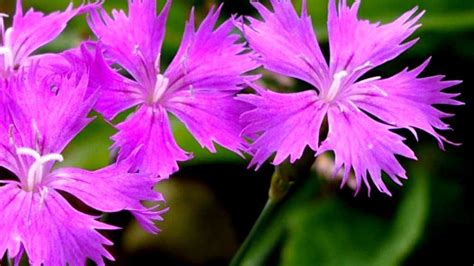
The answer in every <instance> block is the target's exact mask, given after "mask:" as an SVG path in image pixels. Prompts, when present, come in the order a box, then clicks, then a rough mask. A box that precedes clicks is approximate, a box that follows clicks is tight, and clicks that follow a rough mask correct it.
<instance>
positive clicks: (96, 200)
mask: <svg viewBox="0 0 474 266" xmlns="http://www.w3.org/2000/svg"><path fill="white" fill-rule="evenodd" d="M129 170H130V165H128V163H126V162H125V163H124V162H122V163H118V164H113V165H110V166H108V167H105V168H103V169H100V170H97V171H87V170H82V169H78V168H62V169H58V170H56V171H55V172H53V173H52V174H51V175H50V176H49V178H50V179H51V180H52V181H51V183H49V184H48V186H50V187H52V188H54V189H57V190H62V191H65V192H68V193H70V194H72V195H74V196H76V197H77V198H78V199H80V200H81V201H83V202H84V203H85V204H87V205H89V206H91V207H92V208H94V209H97V210H100V211H103V212H118V211H122V210H128V211H131V212H132V214H133V215H135V217H137V219H138V221H139V222H140V224H142V225H143V227H144V229H146V230H147V231H149V232H151V233H156V232H158V229H157V228H156V227H155V225H154V221H155V220H157V221H162V220H163V218H162V217H161V215H162V214H163V213H164V212H166V209H162V210H157V207H158V204H159V202H164V198H163V196H162V195H161V194H160V193H157V192H154V191H153V187H154V185H155V184H156V183H157V180H154V179H152V178H150V176H148V175H144V174H139V173H129ZM141 201H152V202H154V203H156V204H157V206H154V207H152V208H147V207H145V206H143V204H142V203H141Z"/></svg>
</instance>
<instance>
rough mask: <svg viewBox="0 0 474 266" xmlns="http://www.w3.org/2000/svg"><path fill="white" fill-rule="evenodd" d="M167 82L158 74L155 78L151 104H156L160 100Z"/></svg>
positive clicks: (166, 79) (167, 80)
mask: <svg viewBox="0 0 474 266" xmlns="http://www.w3.org/2000/svg"><path fill="white" fill-rule="evenodd" d="M169 82H170V80H169V79H168V78H166V77H165V76H163V75H161V74H158V75H157V76H156V83H155V89H154V90H153V97H152V102H153V103H156V102H158V100H160V98H161V97H162V96H163V94H164V93H165V91H166V89H167V88H168V84H169Z"/></svg>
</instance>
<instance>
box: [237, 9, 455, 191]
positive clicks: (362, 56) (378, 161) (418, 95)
mask: <svg viewBox="0 0 474 266" xmlns="http://www.w3.org/2000/svg"><path fill="white" fill-rule="evenodd" d="M271 3H272V6H273V11H270V10H268V9H267V8H265V7H264V6H263V5H262V4H261V3H253V5H254V6H255V8H256V9H257V10H258V12H259V13H260V15H261V16H262V18H263V21H260V20H256V19H254V18H249V21H250V25H248V26H245V25H243V31H244V34H245V36H246V38H247V40H248V42H249V43H250V46H251V48H252V49H253V50H254V51H255V52H256V53H257V54H258V55H259V56H258V61H259V62H260V63H262V64H263V66H264V67H265V68H267V69H268V70H271V71H274V72H276V73H279V74H282V75H285V76H289V77H293V78H297V79H300V80H303V81H305V82H307V83H309V84H311V85H312V86H313V89H312V90H308V91H304V92H299V93H288V94H282V93H276V92H272V91H269V90H266V89H264V88H261V87H259V86H256V85H255V86H254V87H255V90H256V92H257V95H242V96H240V99H241V100H242V101H244V102H247V103H250V104H252V105H253V106H254V108H253V110H251V111H248V112H246V113H245V114H243V115H242V120H243V122H244V123H246V127H245V129H244V131H243V134H245V135H249V136H255V135H256V134H258V135H257V137H256V140H255V141H254V142H253V144H252V147H251V150H252V151H253V153H254V158H253V160H252V162H251V164H252V165H257V166H260V165H261V164H262V163H263V162H264V161H265V160H266V159H268V158H269V157H270V156H271V155H272V154H273V153H274V152H276V156H275V159H274V160H273V163H274V164H280V163H281V162H282V161H283V160H285V159H286V158H288V157H290V161H291V162H294V161H295V160H297V159H298V158H300V157H301V155H302V153H303V150H304V149H305V147H306V146H309V147H310V148H311V149H313V150H314V151H316V155H319V154H321V153H324V152H326V151H332V152H334V154H335V164H336V172H338V171H339V170H341V169H342V168H343V169H344V175H343V182H342V185H344V184H345V183H346V182H347V181H348V179H349V177H350V172H351V169H352V170H353V172H354V175H355V179H356V183H357V192H358V191H359V189H360V187H361V183H362V182H364V183H365V184H366V186H367V187H368V189H369V193H370V185H369V179H368V175H370V178H371V180H372V182H373V183H374V185H375V186H376V187H377V189H378V190H379V191H381V192H384V193H387V194H389V195H390V192H389V191H388V189H387V187H386V186H385V184H384V182H383V181H382V176H381V173H382V171H383V172H385V173H387V174H388V176H390V178H391V179H392V180H393V181H394V182H395V183H397V184H401V182H400V179H399V178H403V179H406V178H407V177H406V173H405V170H404V169H403V167H402V166H401V165H400V163H399V162H398V160H397V158H396V157H395V156H396V155H401V156H404V157H407V158H410V159H416V157H415V155H414V153H413V152H412V150H410V148H409V147H407V146H406V145H405V144H404V143H403V141H404V138H402V137H401V136H399V135H398V134H396V133H394V132H393V131H392V130H393V129H397V128H406V129H409V130H410V131H411V132H412V133H413V134H414V135H415V136H416V132H415V129H421V130H423V131H425V132H428V133H430V134H431V135H433V136H434V137H435V138H436V139H437V140H438V142H439V145H440V147H443V142H448V141H447V140H446V139H445V138H444V137H443V136H441V135H440V134H439V133H438V132H437V130H447V129H449V126H448V125H447V124H446V123H444V122H443V121H442V118H446V117H449V116H451V115H450V114H446V113H443V112H441V111H439V110H438V109H436V108H435V107H434V105H437V104H447V105H460V104H462V103H461V102H459V101H457V100H454V99H453V98H454V97H456V96H458V94H451V93H446V92H443V90H444V89H446V88H448V87H451V86H454V85H456V84H459V83H460V82H459V81H443V78H444V77H443V76H433V77H423V78H420V77H419V75H420V73H421V72H422V71H423V70H424V69H425V67H426V66H427V65H428V61H429V60H427V61H426V62H425V63H423V64H422V65H421V66H419V67H418V68H416V69H414V70H407V69H405V70H403V71H402V72H400V73H398V74H396V75H394V76H392V77H390V78H387V79H381V78H380V77H374V78H367V79H361V77H362V76H363V75H364V74H366V73H367V72H368V71H369V70H371V69H373V68H375V67H377V66H379V65H381V64H383V63H385V62H387V61H390V60H392V59H394V58H396V57H397V56H398V55H400V54H401V53H402V52H404V51H405V50H407V49H408V48H410V47H411V46H412V45H413V44H415V42H416V41H417V40H412V41H408V42H404V41H405V40H406V39H407V38H408V37H409V36H410V35H411V34H412V33H413V32H414V31H415V30H416V29H417V28H418V27H419V26H420V25H419V24H417V22H418V20H419V19H420V18H421V16H422V15H423V12H421V13H418V14H416V11H417V9H416V8H414V9H412V10H410V11H408V12H406V13H405V14H403V15H402V16H401V17H400V18H398V19H397V20H395V21H394V22H392V23H389V24H385V25H382V24H380V23H375V24H372V23H370V22H369V21H366V20H359V19H358V17H357V12H358V9H359V5H360V1H355V3H354V4H353V5H352V6H348V5H347V4H346V1H345V0H342V1H339V4H338V5H337V6H336V1H334V0H330V1H329V18H328V34H329V45H330V54H331V55H330V58H331V59H330V60H329V64H328V63H327V62H326V60H325V58H324V56H323V54H322V52H321V50H320V48H319V45H318V42H317V39H316V35H315V33H314V30H313V27H312V24H311V19H310V17H309V16H308V14H307V9H306V1H303V7H302V14H301V16H299V15H298V14H297V13H296V11H295V9H294V7H293V6H292V4H291V2H290V1H287V0H281V1H278V0H272V1H271ZM325 119H327V122H328V127H329V128H328V135H327V138H326V139H325V140H324V141H322V143H321V144H320V131H321V126H322V124H323V121H324V120H325Z"/></svg>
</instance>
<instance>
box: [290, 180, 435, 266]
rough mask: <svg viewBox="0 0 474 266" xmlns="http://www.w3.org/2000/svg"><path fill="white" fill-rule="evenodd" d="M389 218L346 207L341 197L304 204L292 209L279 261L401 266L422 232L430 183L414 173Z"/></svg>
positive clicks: (298, 263)
mask: <svg viewBox="0 0 474 266" xmlns="http://www.w3.org/2000/svg"><path fill="white" fill-rule="evenodd" d="M411 181H412V182H408V183H407V188H406V191H405V192H404V194H405V196H404V198H403V199H402V201H401V202H400V203H399V208H398V211H397V213H396V215H395V216H394V217H393V218H392V219H388V220H387V219H382V218H380V217H377V216H375V215H371V214H368V213H365V212H362V211H361V210H358V209H355V208H353V207H349V206H348V205H347V203H345V202H343V201H341V200H339V199H328V200H326V201H322V202H315V203H307V204H305V205H303V206H302V207H301V208H299V209H298V210H296V211H295V212H294V213H292V214H291V215H290V216H289V217H288V219H290V220H289V232H288V239H287V242H286V243H285V245H284V247H283V253H282V265H303V266H304V265H315V263H316V264H317V265H399V264H400V263H401V262H403V260H404V259H405V258H406V257H407V255H408V254H409V253H410V251H411V250H413V248H414V246H415V245H416V243H417V241H418V239H419V238H420V236H421V233H422V232H423V229H424V225H425V220H426V217H427V215H428V214H427V212H428V205H429V203H428V185H427V178H426V176H425V174H424V173H423V172H420V171H418V172H416V173H414V174H413V175H412V178H411Z"/></svg>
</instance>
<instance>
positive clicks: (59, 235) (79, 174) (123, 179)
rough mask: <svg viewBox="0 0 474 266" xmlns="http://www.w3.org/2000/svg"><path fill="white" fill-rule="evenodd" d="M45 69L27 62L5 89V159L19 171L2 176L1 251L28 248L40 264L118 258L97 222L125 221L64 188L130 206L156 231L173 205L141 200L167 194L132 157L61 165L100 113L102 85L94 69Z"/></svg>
mask: <svg viewBox="0 0 474 266" xmlns="http://www.w3.org/2000/svg"><path fill="white" fill-rule="evenodd" d="M38 73H41V74H38ZM44 73H45V72H44V71H40V70H39V69H38V65H31V66H30V67H28V68H21V69H20V70H19V71H18V74H17V75H15V76H14V77H11V78H9V79H8V80H5V81H3V82H5V84H4V86H3V87H4V90H2V91H1V92H0V93H1V94H0V97H1V98H0V102H1V105H0V166H1V167H3V168H5V169H8V170H9V171H10V172H11V173H13V175H14V178H10V179H5V178H4V177H2V180H0V185H1V186H0V213H1V217H2V218H1V219H0V257H3V255H4V254H5V253H6V252H7V253H8V256H9V257H10V258H12V259H15V260H17V261H19V259H21V257H22V254H23V253H24V252H26V254H27V255H28V258H29V260H30V263H31V264H32V265H85V264H86V259H87V258H89V259H91V260H93V261H94V262H96V263H97V264H99V265H104V261H103V257H105V258H108V259H110V260H113V257H112V256H111V254H109V253H108V252H107V250H106V249H105V248H104V245H111V244H112V243H111V242H110V241H109V240H108V239H106V238H105V237H104V236H102V235H101V234H100V233H99V232H98V231H97V230H111V229H117V228H116V227H114V226H111V225H108V224H105V223H103V222H100V221H98V220H97V218H98V217H94V216H90V215H87V214H85V213H82V212H80V211H78V210H76V209H75V208H74V207H72V206H71V204H70V203H69V201H68V200H66V198H65V197H64V196H63V195H64V193H67V194H69V195H72V196H74V197H75V198H76V199H78V200H80V201H81V202H83V203H84V204H86V205H88V206H90V207H92V208H94V209H96V210H98V211H102V212H118V211H122V210H129V211H131V212H132V214H133V215H134V216H135V217H136V218H137V220H138V221H139V222H140V223H141V224H142V226H143V227H144V228H145V229H146V230H148V231H150V232H157V229H156V228H155V226H154V224H153V221H154V220H161V219H162V218H161V215H162V213H163V212H164V211H166V210H159V209H157V208H158V206H155V207H152V208H147V207H145V206H143V205H142V203H141V201H152V202H157V203H159V202H163V201H164V199H163V197H162V195H161V194H159V193H157V192H154V191H153V185H154V183H155V182H156V180H153V178H150V176H148V175H144V174H139V173H130V172H129V170H130V160H128V159H127V160H123V161H122V162H121V163H117V164H112V165H110V166H107V167H105V168H102V169H99V170H97V171H88V170H83V169H78V168H57V167H54V166H55V163H56V162H61V161H62V160H63V156H62V155H61V152H62V151H63V150H64V148H65V146H66V145H67V144H68V143H69V142H70V141H71V140H72V139H73V138H74V137H75V136H76V135H77V134H78V133H79V132H80V131H81V130H82V129H83V128H84V127H85V126H86V125H87V124H88V123H89V122H90V121H91V120H92V119H90V118H87V115H88V113H89V112H90V111H91V110H92V108H93V106H94V104H95V102H96V99H97V92H90V86H88V81H89V77H88V74H87V73H76V72H75V71H71V72H70V73H68V74H67V75H61V76H60V77H59V76H58V75H56V76H55V77H54V79H47V78H44V79H39V78H38V75H40V76H42V77H44ZM50 80H54V81H55V83H52V82H50ZM131 156H133V154H132V155H131Z"/></svg>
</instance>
